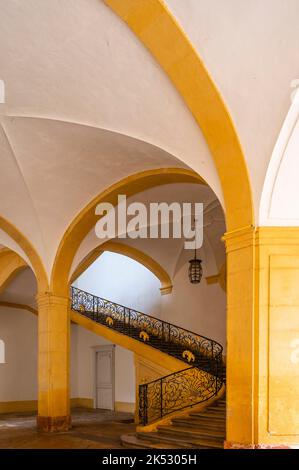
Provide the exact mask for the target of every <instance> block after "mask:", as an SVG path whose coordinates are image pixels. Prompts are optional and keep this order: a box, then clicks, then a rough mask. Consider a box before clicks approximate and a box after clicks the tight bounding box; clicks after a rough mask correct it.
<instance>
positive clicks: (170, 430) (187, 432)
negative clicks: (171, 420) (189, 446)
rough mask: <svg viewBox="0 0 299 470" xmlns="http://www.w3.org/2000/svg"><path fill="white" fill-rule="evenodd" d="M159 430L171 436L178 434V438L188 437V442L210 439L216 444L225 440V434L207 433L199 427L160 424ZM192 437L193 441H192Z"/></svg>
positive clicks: (160, 432)
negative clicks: (198, 428)
mask: <svg viewBox="0 0 299 470" xmlns="http://www.w3.org/2000/svg"><path fill="white" fill-rule="evenodd" d="M157 429H158V432H159V434H164V435H168V436H169V435H170V436H176V437H177V438H178V439H183V438H184V439H185V440H186V438H187V439H188V442H194V440H195V441H198V440H201V441H209V442H210V443H211V442H214V443H216V444H221V443H223V441H224V435H222V434H221V435H216V436H215V435H206V433H205V432H204V433H203V432H202V431H200V430H197V429H191V428H189V427H186V426H185V427H183V426H174V425H170V426H169V425H160V426H158V428H157ZM190 439H191V441H190Z"/></svg>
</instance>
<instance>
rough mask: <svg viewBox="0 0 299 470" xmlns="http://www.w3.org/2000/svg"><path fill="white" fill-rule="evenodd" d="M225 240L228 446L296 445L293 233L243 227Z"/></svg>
mask: <svg viewBox="0 0 299 470" xmlns="http://www.w3.org/2000/svg"><path fill="white" fill-rule="evenodd" d="M225 241H226V248H227V263H228V270H227V273H228V275H227V293H228V304H227V435H226V447H228V448H230V447H232V448H234V447H235V448H263V447H266V448H268V447H269V448H279V447H298V445H299V400H298V396H299V228H295V227H285V228H279V227H259V228H256V229H254V228H247V229H244V230H240V231H236V232H231V233H228V234H226V235H225Z"/></svg>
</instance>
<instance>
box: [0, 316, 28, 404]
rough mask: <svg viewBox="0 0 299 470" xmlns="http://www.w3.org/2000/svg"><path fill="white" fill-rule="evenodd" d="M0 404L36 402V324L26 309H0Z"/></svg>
mask: <svg viewBox="0 0 299 470" xmlns="http://www.w3.org/2000/svg"><path fill="white" fill-rule="evenodd" d="M0 338H1V339H2V340H3V341H4V343H5V364H0V402H1V401H18V400H36V399H37V321H36V317H35V315H33V314H32V313H30V312H26V311H25V310H17V309H12V308H5V307H0Z"/></svg>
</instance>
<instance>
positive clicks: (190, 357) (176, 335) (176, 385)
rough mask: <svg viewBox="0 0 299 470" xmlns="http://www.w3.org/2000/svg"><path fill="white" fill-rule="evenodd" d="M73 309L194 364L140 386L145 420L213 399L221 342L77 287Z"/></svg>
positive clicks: (217, 386)
mask: <svg viewBox="0 0 299 470" xmlns="http://www.w3.org/2000/svg"><path fill="white" fill-rule="evenodd" d="M71 298H72V309H73V310H74V311H76V312H79V313H81V314H82V315H84V316H86V317H88V318H90V319H91V320H93V321H96V322H97V323H101V324H103V325H105V326H107V327H109V328H112V329H114V330H115V331H118V332H119V333H122V334H125V335H127V336H130V337H132V338H134V339H135V340H138V341H141V342H146V344H148V345H150V346H152V347H154V348H156V349H159V350H160V351H162V352H165V353H167V354H170V355H171V356H174V357H176V358H178V359H180V360H182V361H185V362H186V363H187V364H188V365H189V366H190V362H192V366H193V367H190V368H188V369H184V370H182V371H179V372H175V373H174V374H170V375H167V376H165V377H162V378H160V379H158V380H155V381H153V382H150V383H147V384H142V385H140V386H139V418H140V423H141V424H143V425H145V424H147V423H148V422H151V421H153V420H155V419H157V418H161V417H163V416H165V415H166V414H169V413H171V412H173V411H176V410H178V409H182V408H185V407H187V406H191V405H193V404H196V403H200V402H203V401H206V400H208V399H209V398H211V397H212V396H214V395H216V394H217V393H218V391H219V390H220V388H221V386H222V384H223V362H222V351H223V348H222V346H221V344H219V343H217V341H214V340H212V339H210V338H207V337H205V336H202V335H198V334H196V333H193V332H192V331H189V330H186V329H185V328H181V327H179V326H176V325H173V324H171V323H168V322H165V321H162V320H160V319H159V318H155V317H153V316H150V315H145V314H144V313H141V312H138V311H136V310H133V309H131V308H128V307H125V306H123V305H120V304H117V303H115V302H111V301H110V300H107V299H103V298H101V297H97V296H95V295H93V294H90V293H88V292H85V291H83V290H80V289H77V288H76V287H71Z"/></svg>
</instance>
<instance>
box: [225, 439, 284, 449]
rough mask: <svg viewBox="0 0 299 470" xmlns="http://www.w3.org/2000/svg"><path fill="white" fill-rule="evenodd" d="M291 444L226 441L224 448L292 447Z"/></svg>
mask: <svg viewBox="0 0 299 470" xmlns="http://www.w3.org/2000/svg"><path fill="white" fill-rule="evenodd" d="M290 448H291V447H290V446H287V445H285V444H281V445H279V444H275V445H270V444H250V443H243V442H242V443H241V442H230V441H225V442H224V449H290Z"/></svg>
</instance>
